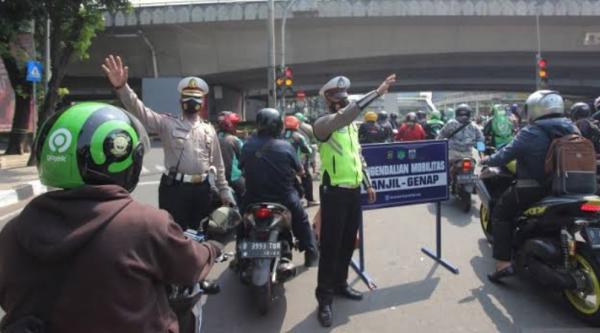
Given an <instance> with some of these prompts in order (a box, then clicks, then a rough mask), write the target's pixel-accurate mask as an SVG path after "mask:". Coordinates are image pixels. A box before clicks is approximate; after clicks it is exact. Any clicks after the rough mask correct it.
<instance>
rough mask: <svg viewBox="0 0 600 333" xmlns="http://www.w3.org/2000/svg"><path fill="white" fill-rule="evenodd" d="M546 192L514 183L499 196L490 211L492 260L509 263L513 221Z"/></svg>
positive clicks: (540, 188) (513, 229) (536, 187)
mask: <svg viewBox="0 0 600 333" xmlns="http://www.w3.org/2000/svg"><path fill="white" fill-rule="evenodd" d="M545 193H546V191H545V190H544V188H542V187H540V186H523V185H519V184H518V183H515V184H513V185H511V186H510V187H509V188H508V189H507V190H506V191H505V192H504V194H502V196H500V199H499V200H498V203H497V204H496V205H495V206H494V208H493V209H492V223H493V225H492V226H493V230H492V231H493V234H494V254H493V255H494V258H495V259H496V260H503V261H510V260H511V258H512V246H513V234H514V232H515V227H516V225H515V219H516V217H517V215H518V214H520V213H521V212H522V211H523V210H524V209H527V208H528V207H529V206H531V205H533V204H534V203H536V202H537V201H539V200H541V199H542V198H543V197H544V195H545Z"/></svg>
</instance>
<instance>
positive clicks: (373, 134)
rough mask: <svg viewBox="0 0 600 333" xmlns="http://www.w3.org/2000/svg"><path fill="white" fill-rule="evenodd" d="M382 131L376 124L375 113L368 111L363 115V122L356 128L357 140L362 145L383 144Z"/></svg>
mask: <svg viewBox="0 0 600 333" xmlns="http://www.w3.org/2000/svg"><path fill="white" fill-rule="evenodd" d="M383 132H384V130H383V128H382V127H381V126H380V125H379V124H378V123H377V113H375V112H373V111H368V112H366V113H365V116H364V122H363V123H362V124H360V127H359V128H358V140H359V142H360V143H361V144H363V143H379V142H384V141H385V138H384V136H385V135H384V134H383Z"/></svg>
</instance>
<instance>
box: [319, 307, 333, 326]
mask: <svg viewBox="0 0 600 333" xmlns="http://www.w3.org/2000/svg"><path fill="white" fill-rule="evenodd" d="M317 316H318V318H319V323H321V326H323V327H330V326H331V324H332V323H333V311H332V310H331V303H321V304H319V310H318V313H317Z"/></svg>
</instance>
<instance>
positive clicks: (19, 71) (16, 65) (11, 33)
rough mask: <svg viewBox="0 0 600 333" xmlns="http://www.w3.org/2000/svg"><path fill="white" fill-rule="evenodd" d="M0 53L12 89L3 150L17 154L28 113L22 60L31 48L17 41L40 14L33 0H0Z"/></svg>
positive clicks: (29, 92) (28, 91)
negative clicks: (12, 105) (9, 126)
mask: <svg viewBox="0 0 600 333" xmlns="http://www.w3.org/2000/svg"><path fill="white" fill-rule="evenodd" d="M0 15H1V16H2V20H0V57H1V59H2V61H3V62H4V67H5V68H6V72H7V73H8V77H9V80H10V83H11V86H12V87H13V90H14V91H15V112H14V116H13V124H12V130H11V133H10V136H9V144H8V147H7V150H6V153H7V154H21V153H23V150H24V142H25V139H26V132H27V131H26V130H27V127H28V121H29V118H30V116H31V107H30V106H31V95H32V87H31V84H30V83H28V82H27V81H25V75H26V65H25V63H26V61H27V60H28V59H31V58H32V56H33V55H32V54H30V53H29V52H30V51H31V50H30V49H28V48H27V47H26V45H24V43H22V42H21V41H20V38H21V37H23V34H24V33H26V32H31V31H32V28H33V27H32V24H31V23H32V19H33V18H34V17H36V16H39V15H40V7H39V6H38V5H37V4H36V2H35V0H33V1H31V0H23V1H4V2H0Z"/></svg>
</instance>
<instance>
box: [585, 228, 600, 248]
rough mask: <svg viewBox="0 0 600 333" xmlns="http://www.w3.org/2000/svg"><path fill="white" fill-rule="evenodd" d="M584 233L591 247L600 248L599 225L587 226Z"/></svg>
mask: <svg viewBox="0 0 600 333" xmlns="http://www.w3.org/2000/svg"><path fill="white" fill-rule="evenodd" d="M585 233H586V234H587V236H588V240H589V242H590V246H591V247H592V248H593V249H600V227H587V228H585Z"/></svg>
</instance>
